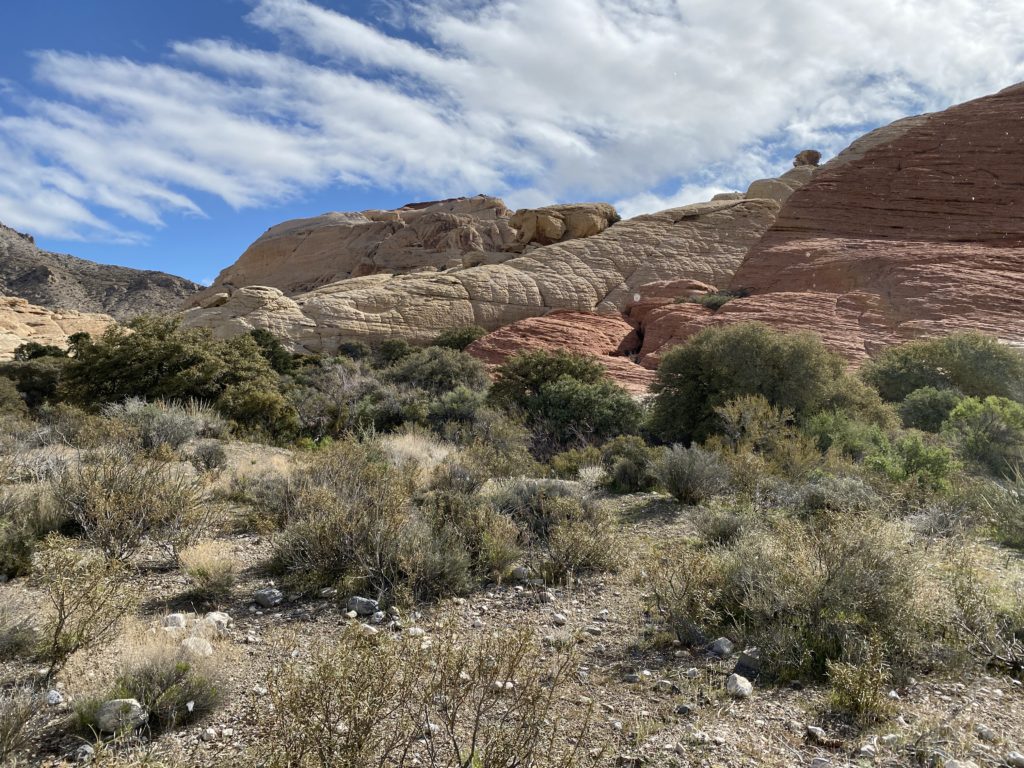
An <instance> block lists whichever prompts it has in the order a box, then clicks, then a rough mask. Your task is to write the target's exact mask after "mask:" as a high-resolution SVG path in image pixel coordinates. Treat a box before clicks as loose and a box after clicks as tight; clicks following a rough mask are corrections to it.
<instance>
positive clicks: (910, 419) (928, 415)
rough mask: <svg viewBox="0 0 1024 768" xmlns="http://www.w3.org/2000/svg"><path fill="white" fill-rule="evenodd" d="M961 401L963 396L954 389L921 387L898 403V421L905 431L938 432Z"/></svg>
mask: <svg viewBox="0 0 1024 768" xmlns="http://www.w3.org/2000/svg"><path fill="white" fill-rule="evenodd" d="M963 399H964V396H963V395H962V394H960V393H959V392H957V391H956V390H955V389H936V388H935V387H921V388H920V389H915V390H914V391H913V392H911V393H910V394H909V395H907V396H906V398H905V399H904V400H903V402H902V403H900V419H902V420H903V426H904V427H906V428H907V429H920V430H921V431H922V432H939V431H940V430H941V429H942V424H943V422H945V420H946V419H947V418H949V414H950V413H951V412H952V411H953V409H954V408H956V406H957V404H958V403H959V402H960V401H961V400H963Z"/></svg>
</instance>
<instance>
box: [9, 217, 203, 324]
mask: <svg viewBox="0 0 1024 768" xmlns="http://www.w3.org/2000/svg"><path fill="white" fill-rule="evenodd" d="M199 288H200V286H199V285H197V284H196V283H193V282H191V281H189V280H185V279H184V278H181V277H174V276H173V275H168V274H165V273H163V272H149V271H143V270H138V269H129V268H127V267H114V266H108V265H106V264H97V263H95V262H92V261H86V260H85V259H78V258H75V257H74V256H68V255H66V254H62V253H50V252H49V251H43V250H40V249H39V248H38V247H36V244H35V241H34V240H33V239H32V237H31V236H29V235H24V234H21V233H20V232H16V231H14V230H13V229H11V228H10V227H5V226H4V225H3V224H0V294H6V295H8V296H18V297H21V298H23V299H26V300H27V301H29V302H31V303H33V304H36V305H38V306H40V307H46V308H48V309H52V310H56V311H58V312H68V311H77V312H84V313H103V314H108V315H112V316H113V317H116V318H117V319H119V320H126V319H129V318H131V317H134V316H136V315H139V314H142V313H146V312H172V311H175V310H177V309H178V308H179V307H180V306H181V303H182V302H183V301H184V300H185V298H186V297H187V296H189V295H191V294H193V293H195V292H196V291H198V290H199Z"/></svg>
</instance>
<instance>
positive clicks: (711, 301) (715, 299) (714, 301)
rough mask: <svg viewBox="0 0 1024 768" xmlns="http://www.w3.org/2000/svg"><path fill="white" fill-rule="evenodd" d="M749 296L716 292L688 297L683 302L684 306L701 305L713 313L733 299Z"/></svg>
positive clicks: (738, 293)
mask: <svg viewBox="0 0 1024 768" xmlns="http://www.w3.org/2000/svg"><path fill="white" fill-rule="evenodd" d="M747 295H749V294H748V292H746V291H714V292H712V293H702V294H700V295H699V296H688V297H686V298H685V299H681V302H682V303H684V304H700V305H701V306H702V307H707V308H708V309H710V310H711V311H712V312H717V311H718V310H720V309H721V308H722V307H724V306H725V305H726V304H728V303H729V302H730V301H732V300H733V299H739V298H743V297H744V296H747Z"/></svg>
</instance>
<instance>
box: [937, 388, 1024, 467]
mask: <svg viewBox="0 0 1024 768" xmlns="http://www.w3.org/2000/svg"><path fill="white" fill-rule="evenodd" d="M944 429H945V430H946V431H947V433H948V434H950V435H952V436H953V437H954V438H955V439H956V441H957V443H958V445H959V446H960V450H961V452H962V453H963V455H964V457H965V458H967V459H970V460H972V461H976V462H978V463H979V464H981V465H982V466H984V467H986V468H988V469H989V470H990V471H991V472H994V473H996V474H1000V475H1006V474H1009V473H1010V472H1011V471H1012V467H1013V466H1016V465H1019V464H1021V463H1024V405H1021V404H1020V403H1017V402H1014V401H1013V400H1008V399H1006V398H1004V397H994V396H993V397H986V398H985V399H984V400H980V399H978V398H976V397H968V398H965V399H964V400H962V401H961V402H960V404H959V405H957V406H956V408H954V409H953V410H952V412H951V413H950V414H949V418H948V419H947V420H946V426H945V428H944Z"/></svg>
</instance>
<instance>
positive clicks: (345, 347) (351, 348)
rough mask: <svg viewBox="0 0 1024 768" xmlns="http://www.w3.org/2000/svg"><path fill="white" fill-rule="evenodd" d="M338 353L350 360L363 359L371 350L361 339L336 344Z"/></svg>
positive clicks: (368, 355)
mask: <svg viewBox="0 0 1024 768" xmlns="http://www.w3.org/2000/svg"><path fill="white" fill-rule="evenodd" d="M338 354H339V355H340V356H341V357H347V358H350V359H352V360H365V359H366V358H368V357H370V355H371V354H373V351H372V350H371V349H370V347H369V346H368V345H366V344H364V343H363V342H361V341H343V342H341V343H340V344H339V345H338Z"/></svg>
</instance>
